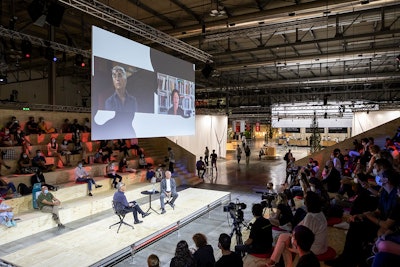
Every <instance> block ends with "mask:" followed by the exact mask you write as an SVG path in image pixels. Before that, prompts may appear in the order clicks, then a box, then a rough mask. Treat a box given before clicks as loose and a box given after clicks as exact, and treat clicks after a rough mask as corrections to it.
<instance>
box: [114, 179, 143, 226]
mask: <svg viewBox="0 0 400 267" xmlns="http://www.w3.org/2000/svg"><path fill="white" fill-rule="evenodd" d="M117 189H118V191H117V192H115V193H114V197H113V201H114V203H119V205H116V208H117V209H119V210H118V212H121V211H122V212H124V213H125V214H126V213H129V212H132V213H133V218H134V220H135V222H134V223H135V224H138V223H142V222H143V221H140V220H139V219H138V213H140V214H142V218H144V217H146V216H148V215H150V213H149V212H144V211H143V210H142V209H141V208H140V206H139V204H138V203H137V202H136V201H131V202H128V200H127V199H126V196H125V190H126V187H125V184H124V183H118V184H117Z"/></svg>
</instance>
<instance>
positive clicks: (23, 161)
mask: <svg viewBox="0 0 400 267" xmlns="http://www.w3.org/2000/svg"><path fill="white" fill-rule="evenodd" d="M38 169H39V168H38V167H33V166H32V160H31V159H30V158H29V156H28V154H26V153H25V152H22V153H21V156H20V157H19V159H18V167H17V170H16V172H17V173H22V174H24V173H35V172H36V171H37V170H38Z"/></svg>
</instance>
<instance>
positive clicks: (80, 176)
mask: <svg viewBox="0 0 400 267" xmlns="http://www.w3.org/2000/svg"><path fill="white" fill-rule="evenodd" d="M75 182H77V183H87V184H88V191H89V194H88V196H93V194H92V185H94V186H95V188H98V187H102V185H97V184H96V182H95V180H94V179H93V178H92V177H91V176H90V175H89V174H88V173H87V172H86V170H85V169H84V168H83V165H82V162H79V163H78V166H77V167H76V168H75Z"/></svg>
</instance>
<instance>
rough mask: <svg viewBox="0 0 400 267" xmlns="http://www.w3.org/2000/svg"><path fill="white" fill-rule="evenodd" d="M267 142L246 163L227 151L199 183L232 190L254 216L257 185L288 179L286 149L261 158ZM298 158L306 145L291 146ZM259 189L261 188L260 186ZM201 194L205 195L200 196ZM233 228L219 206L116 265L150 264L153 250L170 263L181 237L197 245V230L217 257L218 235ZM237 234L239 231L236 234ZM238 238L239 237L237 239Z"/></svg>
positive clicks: (255, 147) (248, 217)
mask: <svg viewBox="0 0 400 267" xmlns="http://www.w3.org/2000/svg"><path fill="white" fill-rule="evenodd" d="M262 144H263V142H262V141H259V142H254V143H253V145H252V147H251V151H252V153H251V154H252V155H251V160H250V162H249V164H248V165H246V161H245V158H244V157H242V159H241V161H240V163H239V164H238V163H237V161H236V158H235V154H234V152H233V151H229V152H228V153H227V158H226V159H218V161H217V167H218V172H215V170H214V171H213V174H212V176H211V175H206V178H205V182H204V183H202V184H200V185H198V186H197V187H199V188H204V189H214V190H223V191H229V192H231V196H232V197H231V200H232V201H234V202H236V201H238V202H242V203H245V204H246V205H247V208H246V209H245V210H244V221H245V222H249V221H250V220H251V219H252V218H253V216H252V214H251V206H252V204H254V203H259V202H260V201H261V195H260V194H258V193H255V190H253V189H257V188H265V184H266V183H267V182H270V181H271V182H273V183H274V185H275V186H276V189H278V187H279V185H280V184H281V183H282V181H283V180H284V179H285V174H286V171H285V167H286V163H285V162H284V160H283V156H284V154H285V152H286V151H285V150H284V149H283V148H280V147H278V148H277V158H276V159H273V160H268V159H261V160H259V159H258V151H259V148H260V147H261V146H262ZM291 149H292V152H293V155H294V156H295V157H296V158H302V157H305V156H307V149H306V148H297V147H291ZM256 191H257V190H256ZM199 197H201V196H199ZM176 208H179V198H178V200H177V201H176ZM231 231H232V219H231V218H230V216H228V213H226V212H223V208H222V207H217V208H216V209H214V210H212V211H211V212H209V213H208V214H205V215H203V216H201V217H200V218H198V219H196V220H194V221H193V222H191V223H190V224H188V225H186V226H184V227H182V228H181V229H180V230H179V231H177V232H174V233H172V234H170V235H169V236H167V237H165V238H163V239H161V240H159V241H157V242H156V243H154V244H152V245H150V246H148V247H146V248H145V249H143V250H140V251H138V252H135V253H133V255H134V256H131V257H129V258H127V259H126V260H124V261H123V262H120V263H118V264H117V265H116V266H119V267H122V266H146V259H147V257H148V256H149V255H150V254H156V255H158V257H159V258H160V261H161V266H162V267H167V266H169V264H170V260H171V258H172V257H173V256H174V253H175V247H176V244H177V243H178V242H179V241H180V240H186V241H187V242H188V244H189V247H191V248H195V245H194V242H193V240H192V236H193V235H194V234H195V233H198V232H200V233H203V234H205V235H206V236H207V239H208V243H209V244H210V245H211V246H212V247H213V249H214V256H215V258H216V260H218V259H219V258H220V257H221V253H220V250H219V249H218V246H217V244H218V237H219V235H220V234H221V233H227V234H230V233H231ZM242 231H243V238H244V240H245V239H246V234H247V235H248V230H247V229H246V227H245V226H242ZM234 236H235V235H234ZM233 242H235V241H233Z"/></svg>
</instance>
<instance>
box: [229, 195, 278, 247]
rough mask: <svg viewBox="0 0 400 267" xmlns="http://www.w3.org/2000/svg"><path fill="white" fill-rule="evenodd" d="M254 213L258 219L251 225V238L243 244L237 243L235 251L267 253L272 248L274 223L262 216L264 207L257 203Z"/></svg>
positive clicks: (253, 209) (254, 206)
mask: <svg viewBox="0 0 400 267" xmlns="http://www.w3.org/2000/svg"><path fill="white" fill-rule="evenodd" d="M251 211H252V213H253V216H254V218H255V219H256V220H255V221H254V223H253V225H252V227H251V230H250V235H249V238H248V239H247V240H246V241H245V242H244V244H243V245H237V246H236V247H235V252H236V253H238V254H240V253H241V252H248V253H254V254H266V253H269V252H270V251H271V249H272V225H271V223H270V221H269V220H268V219H266V218H264V217H263V216H262V212H263V207H262V205H261V204H259V203H257V204H254V205H253V208H252V210H251Z"/></svg>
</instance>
